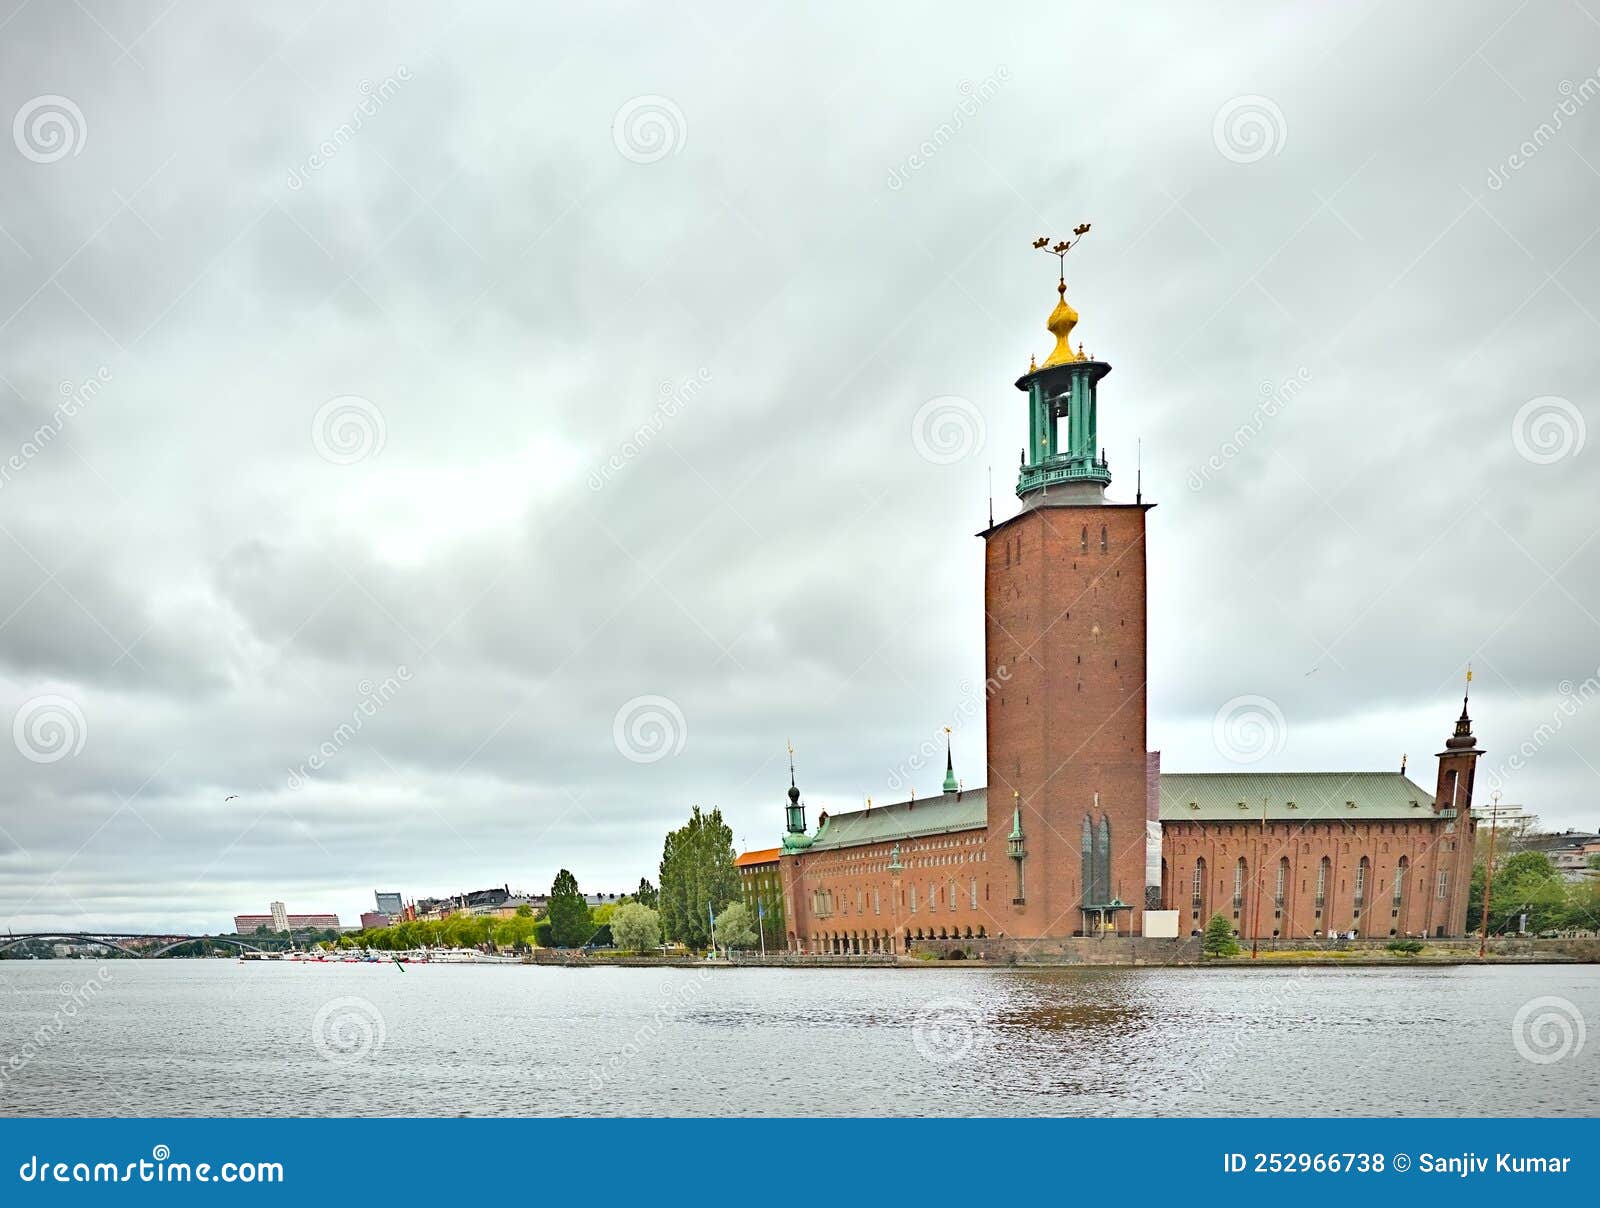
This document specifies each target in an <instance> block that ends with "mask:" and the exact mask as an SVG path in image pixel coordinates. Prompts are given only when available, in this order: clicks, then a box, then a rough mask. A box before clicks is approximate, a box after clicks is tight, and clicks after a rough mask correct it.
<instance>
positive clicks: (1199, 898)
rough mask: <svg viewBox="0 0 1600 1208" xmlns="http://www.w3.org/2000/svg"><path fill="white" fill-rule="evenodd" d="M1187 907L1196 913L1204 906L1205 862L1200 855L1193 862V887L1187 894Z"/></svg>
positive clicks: (1203, 908)
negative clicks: (1188, 894)
mask: <svg viewBox="0 0 1600 1208" xmlns="http://www.w3.org/2000/svg"><path fill="white" fill-rule="evenodd" d="M1189 907H1190V909H1191V910H1194V911H1195V912H1196V913H1199V912H1201V911H1203V910H1205V907H1206V862H1205V858H1204V857H1201V858H1199V859H1197V860H1196V861H1195V862H1194V889H1193V890H1192V891H1191V893H1190V896H1189Z"/></svg>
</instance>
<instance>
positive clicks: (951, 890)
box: [945, 877, 956, 910]
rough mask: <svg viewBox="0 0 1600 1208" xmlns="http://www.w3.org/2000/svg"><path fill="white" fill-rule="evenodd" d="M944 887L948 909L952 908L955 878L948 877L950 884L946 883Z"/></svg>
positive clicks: (953, 905) (953, 907)
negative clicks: (948, 903) (948, 902)
mask: <svg viewBox="0 0 1600 1208" xmlns="http://www.w3.org/2000/svg"><path fill="white" fill-rule="evenodd" d="M945 889H946V891H947V896H948V897H949V901H950V909H951V910H954V909H955V908H956V879H955V878H954V877H951V878H950V884H948V885H946V886H945Z"/></svg>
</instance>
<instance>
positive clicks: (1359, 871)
mask: <svg viewBox="0 0 1600 1208" xmlns="http://www.w3.org/2000/svg"><path fill="white" fill-rule="evenodd" d="M1370 867H1371V861H1370V860H1368V859H1367V858H1366V857H1365V856H1362V857H1361V863H1359V864H1357V865H1356V909H1357V910H1360V909H1361V907H1362V906H1364V905H1366V901H1367V869H1368V868H1370Z"/></svg>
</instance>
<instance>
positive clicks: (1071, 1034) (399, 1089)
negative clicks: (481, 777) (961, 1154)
mask: <svg viewBox="0 0 1600 1208" xmlns="http://www.w3.org/2000/svg"><path fill="white" fill-rule="evenodd" d="M1530 1004H1531V1005H1530ZM1519 1012H1521V1014H1520V1016H1519ZM1580 1021H1581V1022H1580ZM1580 1040H1581V1043H1580ZM1536 1058H1537V1059H1539V1060H1535V1059H1536ZM1338 1111H1355V1112H1361V1113H1365V1114H1378V1115H1383V1114H1419V1115H1428V1114H1438V1115H1449V1114H1468V1113H1471V1114H1479V1113H1485V1114H1496V1113H1504V1114H1527V1115H1556V1114H1584V1115H1596V1114H1600V967H1596V966H1543V967H1508V966H1501V967H1497V968H1486V969H1427V968H1423V969H1411V970H1400V971H1391V970H1387V969H1385V970H1372V969H1309V970H1306V969H1261V970H1197V969H1138V970H1104V969H1089V970H1064V971H1059V972H1057V971H1050V972H1010V971H998V970H976V969H942V968H934V969H912V970H848V971H846V970H832V969H823V970H787V969H744V970H723V969H717V970H679V969H659V970H657V969H607V968H596V969H547V968H534V967H524V966H512V967H483V966H477V967H475V966H441V965H435V966H426V967H421V966H413V967H410V968H409V969H408V970H406V971H405V972H402V971H401V970H400V969H398V968H396V967H394V966H392V965H390V966H382V965H377V966H365V965H333V966H322V967H318V966H308V965H291V964H271V963H254V964H237V963H235V962H233V961H221V960H217V961H195V960H188V961H185V960H178V961H128V960H124V961H110V962H106V963H104V964H97V963H94V962H89V961H10V962H4V963H0V1113H7V1114H106V1115H131V1114H138V1115H189V1114H199V1115H212V1114H230V1115H275V1114H285V1115H359V1114H374V1115H489V1114H516V1115H540V1114H576V1115H604V1114H748V1115H756V1114H774V1113H789V1114H796V1113H798V1114H811V1113H824V1114H836V1115H854V1114H873V1115H918V1116H928V1115H945V1114H1011V1115H1016V1114H1028V1115H1044V1114H1061V1115H1088V1114H1096V1115H1098V1114H1168V1113H1173V1114H1182V1113H1188V1114H1208V1113H1216V1114H1244V1113H1250V1112H1258V1113H1263V1114H1296V1113H1312V1114H1320V1113H1327V1112H1338Z"/></svg>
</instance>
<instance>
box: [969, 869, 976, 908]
mask: <svg viewBox="0 0 1600 1208" xmlns="http://www.w3.org/2000/svg"><path fill="white" fill-rule="evenodd" d="M967 905H968V906H969V907H971V908H972V909H973V910H976V909H977V908H978V878H977V877H973V878H972V882H971V884H969V885H968V886H967Z"/></svg>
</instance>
